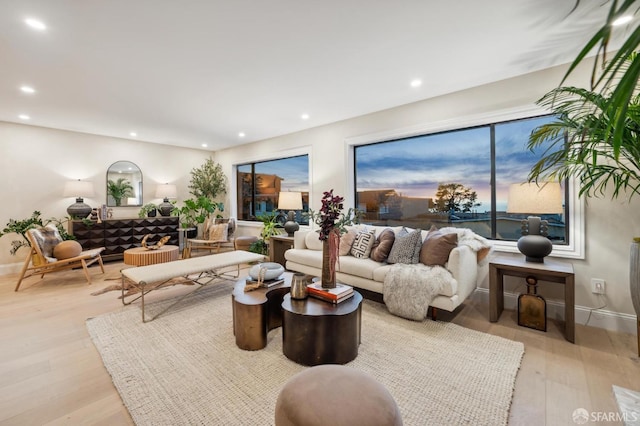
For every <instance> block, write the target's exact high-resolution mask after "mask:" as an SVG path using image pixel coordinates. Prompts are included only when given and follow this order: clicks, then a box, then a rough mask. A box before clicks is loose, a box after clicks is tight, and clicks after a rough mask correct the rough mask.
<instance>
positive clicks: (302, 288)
mask: <svg viewBox="0 0 640 426" xmlns="http://www.w3.org/2000/svg"><path fill="white" fill-rule="evenodd" d="M290 292H291V298H292V299H300V300H301V299H306V298H307V276H306V275H305V274H303V273H300V272H296V273H295V274H293V277H292V278H291V290H290Z"/></svg>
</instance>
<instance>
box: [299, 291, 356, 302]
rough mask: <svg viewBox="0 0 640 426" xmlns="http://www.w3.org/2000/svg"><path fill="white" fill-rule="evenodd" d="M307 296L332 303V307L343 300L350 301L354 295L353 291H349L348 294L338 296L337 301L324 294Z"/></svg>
mask: <svg viewBox="0 0 640 426" xmlns="http://www.w3.org/2000/svg"><path fill="white" fill-rule="evenodd" d="M308 295H309V296H310V297H313V298H314V299H318V300H322V301H324V302H327V303H333V304H334V305H337V304H338V303H341V302H344V301H345V300H349V299H351V298H352V297H353V295H354V293H353V291H351V292H349V293H345V294H343V295H342V296H340V297H339V298H337V299H332V298H330V297H327V296H326V295H324V294H318V293H310V292H309V293H308Z"/></svg>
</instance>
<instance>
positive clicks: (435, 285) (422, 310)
mask: <svg viewBox="0 0 640 426" xmlns="http://www.w3.org/2000/svg"><path fill="white" fill-rule="evenodd" d="M450 279H451V273H450V272H449V271H447V270H446V269H445V268H443V267H442V266H426V265H423V264H422V263H418V264H415V265H407V264H401V263H396V264H395V265H393V266H391V269H390V270H389V272H388V273H387V276H386V277H385V279H384V284H383V290H382V294H383V297H384V303H385V304H386V305H387V309H389V312H391V313H392V314H394V315H398V316H400V317H403V318H407V319H410V320H414V321H423V320H424V319H425V318H426V317H427V310H428V308H429V305H430V304H431V302H432V301H433V298H434V297H436V296H437V295H438V294H439V293H440V291H441V290H442V288H443V287H444V286H445V285H446V283H447V282H448V281H449V280H450Z"/></svg>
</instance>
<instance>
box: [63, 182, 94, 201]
mask: <svg viewBox="0 0 640 426" xmlns="http://www.w3.org/2000/svg"><path fill="white" fill-rule="evenodd" d="M94 195H95V193H94V191H93V182H86V181H82V180H72V181H69V182H67V183H66V184H65V185H64V193H63V194H62V196H63V197H80V198H82V197H93V196H94Z"/></svg>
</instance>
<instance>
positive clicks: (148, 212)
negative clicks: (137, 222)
mask: <svg viewBox="0 0 640 426" xmlns="http://www.w3.org/2000/svg"><path fill="white" fill-rule="evenodd" d="M157 213H158V206H157V205H156V204H154V203H147V204H145V205H144V206H142V207H141V208H140V211H139V212H138V217H156V214H157Z"/></svg>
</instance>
